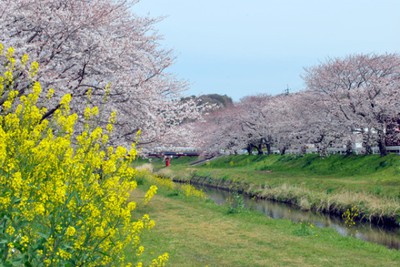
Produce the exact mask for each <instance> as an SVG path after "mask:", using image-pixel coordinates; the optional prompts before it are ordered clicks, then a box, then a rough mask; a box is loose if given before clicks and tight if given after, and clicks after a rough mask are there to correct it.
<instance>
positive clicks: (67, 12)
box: [0, 0, 199, 145]
mask: <svg viewBox="0 0 400 267" xmlns="http://www.w3.org/2000/svg"><path fill="white" fill-rule="evenodd" d="M136 3H137V1H132V0H112V1H110V0H88V1H83V0H40V1H39V0H1V1H0V42H2V43H3V44H4V45H5V46H13V47H15V48H16V50H17V51H19V52H20V53H21V55H22V54H23V53H28V54H29V55H30V56H31V57H32V60H36V61H38V62H39V65H40V69H39V73H38V76H39V80H40V81H41V83H42V84H43V87H44V88H50V87H52V88H54V89H55V97H54V98H53V101H52V102H51V103H50V104H49V106H48V108H49V112H48V114H46V115H45V116H51V115H52V113H53V112H54V111H55V110H56V109H57V108H58V106H57V104H56V103H58V101H59V98H60V96H62V95H64V94H65V93H71V94H72V96H73V101H72V103H71V106H72V107H73V109H74V111H82V110H84V108H85V107H86V106H87V105H88V104H91V105H100V107H101V108H100V112H101V114H102V118H103V120H104V121H106V120H107V117H108V114H109V113H110V112H111V111H117V113H118V121H117V123H116V131H115V134H114V136H113V140H112V141H114V142H116V143H125V142H131V141H135V138H136V136H137V135H136V133H137V132H138V131H139V130H141V132H142V134H141V137H140V142H141V143H142V144H143V145H145V144H152V143H154V142H157V141H159V140H160V139H161V137H162V136H164V135H165V134H167V133H168V132H169V131H171V130H173V128H174V126H176V125H179V124H180V123H182V121H184V120H185V118H187V117H189V118H196V117H198V116H199V113H198V112H197V111H198V109H197V106H196V105H195V103H194V101H186V102H185V103H183V102H181V101H179V99H180V97H181V95H182V92H183V91H184V90H185V89H186V84H185V82H182V81H179V80H177V79H176V78H175V77H174V76H173V75H171V74H169V73H168V72H166V69H167V68H168V67H169V66H170V65H171V64H172V63H173V56H172V53H171V51H169V50H164V49H161V48H160V45H159V44H158V41H159V40H160V36H158V34H157V32H156V31H155V30H154V25H155V23H157V22H158V21H159V19H158V18H148V17H138V16H136V15H135V14H134V13H132V11H134V8H135V4H136ZM20 93H21V94H22V93H23V92H20ZM101 122H102V121H100V123H101Z"/></svg>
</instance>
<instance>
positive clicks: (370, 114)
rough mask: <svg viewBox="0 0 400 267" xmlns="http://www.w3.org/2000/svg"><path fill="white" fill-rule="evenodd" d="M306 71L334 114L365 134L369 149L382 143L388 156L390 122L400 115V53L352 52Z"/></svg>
mask: <svg viewBox="0 0 400 267" xmlns="http://www.w3.org/2000/svg"><path fill="white" fill-rule="evenodd" d="M306 71H307V74H306V75H305V77H304V80H305V82H306V84H307V89H308V90H309V91H311V92H313V93H314V94H316V95H317V96H318V97H319V98H320V99H324V101H326V102H329V103H330V107H331V108H332V109H331V114H333V115H334V116H337V117H340V118H341V122H343V123H347V125H348V126H349V127H351V129H352V131H353V132H359V133H360V134H362V136H363V141H364V142H363V143H364V146H365V148H366V151H367V152H368V151H369V150H370V149H369V148H370V147H371V146H372V145H378V147H379V150H380V154H381V155H386V154H387V151H386V145H385V141H386V137H387V124H388V123H389V122H392V121H393V118H397V117H398V114H399V108H400V107H399V105H400V103H399V102H398V99H399V96H400V95H399V94H400V90H399V89H400V88H399V87H400V57H399V55H397V54H384V55H373V54H369V55H362V54H360V55H352V56H348V57H346V58H344V59H340V58H337V59H329V60H328V61H327V62H326V63H323V64H321V65H319V66H316V67H312V68H309V69H307V70H306Z"/></svg>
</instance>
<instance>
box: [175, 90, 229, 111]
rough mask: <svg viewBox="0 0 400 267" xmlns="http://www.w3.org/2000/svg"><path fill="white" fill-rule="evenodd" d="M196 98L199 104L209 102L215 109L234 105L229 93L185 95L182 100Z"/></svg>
mask: <svg viewBox="0 0 400 267" xmlns="http://www.w3.org/2000/svg"><path fill="white" fill-rule="evenodd" d="M188 99H196V100H197V102H198V104H199V105H204V104H209V105H213V106H215V108H214V109H221V108H226V107H229V106H231V105H233V101H232V98H230V97H229V96H227V95H219V94H208V95H200V96H190V97H185V98H183V99H182V100H181V101H186V100H188Z"/></svg>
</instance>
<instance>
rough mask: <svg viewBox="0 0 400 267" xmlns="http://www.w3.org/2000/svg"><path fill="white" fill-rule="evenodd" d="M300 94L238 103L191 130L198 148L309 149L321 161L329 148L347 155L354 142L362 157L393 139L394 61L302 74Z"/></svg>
mask: <svg viewBox="0 0 400 267" xmlns="http://www.w3.org/2000/svg"><path fill="white" fill-rule="evenodd" d="M303 79H304V81H305V83H306V90H303V91H301V92H298V93H294V94H287V95H286V94H285V95H278V96H269V95H257V96H248V97H245V98H243V99H242V100H241V101H240V102H239V103H237V104H235V105H232V106H230V107H229V108H226V109H223V110H219V111H217V112H214V113H212V114H210V115H209V116H208V117H207V119H206V120H205V121H203V122H200V123H198V124H197V132H198V133H199V136H198V137H197V139H198V140H199V141H200V145H202V146H203V147H204V148H211V149H212V150H218V149H225V150H230V151H235V150H239V149H243V148H247V149H248V150H249V151H252V150H253V148H256V149H257V150H258V151H259V153H263V151H262V150H263V148H264V149H265V148H266V150H267V151H268V153H271V147H275V148H278V149H279V150H280V152H281V153H285V151H286V150H287V149H289V148H290V149H298V150H299V151H304V150H305V148H306V145H310V144H311V145H314V147H316V148H317V149H318V151H319V153H320V154H321V155H326V153H327V149H328V148H330V147H336V148H344V149H346V151H347V153H352V148H353V146H354V142H355V141H356V138H358V139H360V141H361V143H362V146H363V148H364V151H365V152H366V153H371V152H372V149H371V147H372V146H378V147H379V150H380V154H381V155H386V154H387V151H386V144H387V143H388V142H389V141H390V139H393V138H396V135H397V132H398V131H397V129H398V118H399V114H400V101H399V99H400V98H399V93H400V56H399V55H397V54H384V55H374V54H368V55H362V54H360V55H352V56H348V57H346V58H335V59H329V60H327V61H326V62H324V63H322V64H320V65H318V66H315V67H312V68H308V69H306V74H305V75H304V77H303Z"/></svg>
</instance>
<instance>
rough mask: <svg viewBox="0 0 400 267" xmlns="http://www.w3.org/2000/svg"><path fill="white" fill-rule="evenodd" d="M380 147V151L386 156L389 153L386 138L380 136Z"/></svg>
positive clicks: (382, 155)
mask: <svg viewBox="0 0 400 267" xmlns="http://www.w3.org/2000/svg"><path fill="white" fill-rule="evenodd" d="M378 147H379V153H380V155H381V157H384V156H386V155H387V154H388V152H387V149H386V144H385V138H382V137H381V138H380V139H379V140H378Z"/></svg>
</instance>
